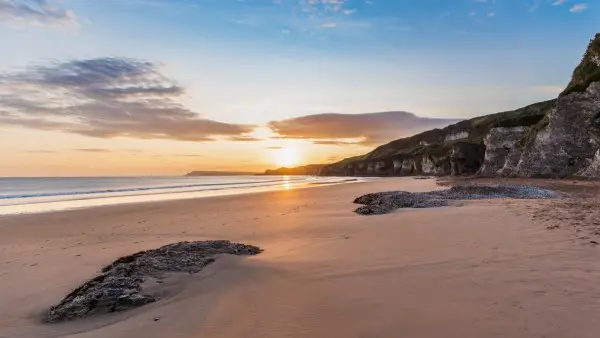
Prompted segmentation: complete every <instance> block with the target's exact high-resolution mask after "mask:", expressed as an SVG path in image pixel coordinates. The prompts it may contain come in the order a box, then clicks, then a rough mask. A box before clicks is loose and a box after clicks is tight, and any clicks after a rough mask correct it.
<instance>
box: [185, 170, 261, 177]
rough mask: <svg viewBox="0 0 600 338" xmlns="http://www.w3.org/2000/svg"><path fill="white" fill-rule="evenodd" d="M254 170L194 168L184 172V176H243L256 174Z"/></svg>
mask: <svg viewBox="0 0 600 338" xmlns="http://www.w3.org/2000/svg"><path fill="white" fill-rule="evenodd" d="M257 174H258V173H256V172H249V171H203V170H195V171H192V172H189V173H187V174H185V176H245V175H257Z"/></svg>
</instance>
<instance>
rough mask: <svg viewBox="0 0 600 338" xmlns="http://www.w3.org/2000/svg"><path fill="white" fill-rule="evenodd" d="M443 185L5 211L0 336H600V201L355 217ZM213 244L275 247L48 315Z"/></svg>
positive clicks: (383, 183)
mask: <svg viewBox="0 0 600 338" xmlns="http://www.w3.org/2000/svg"><path fill="white" fill-rule="evenodd" d="M578 184H579V185H583V184H584V183H578ZM572 186H575V188H577V184H575V185H572ZM575 188H573V189H572V191H578V190H577V189H575ZM434 189H443V187H442V186H439V185H436V181H435V180H415V179H413V178H389V179H381V180H379V181H373V182H365V183H351V184H343V185H336V186H324V187H315V188H310V189H297V190H287V191H276V192H264V193H256V194H247V195H237V196H221V197H213V198H200V199H189V200H179V201H166V202H152V203H141V204H129V205H120V206H105V207H96V208H89V209H81V210H71V211H59V212H53V213H43V214H30V215H11V216H2V217H0V234H1V236H0V266H1V269H0V313H1V314H2V316H0V337H2V338H29V337H31V338H33V337H70V338H75V337H77V338H91V337H128V338H132V337H144V338H154V337H156V338H158V337H161V338H162V337H169V338H171V337H173V338H175V337H181V338H195V337H203V338H206V337H242V336H244V337H364V338H366V337H423V338H427V337H432V338H433V337H435V338H437V337H445V338H449V337H457V338H458V337H460V338H476V337H477V338H481V337H523V338H525V337H527V338H532V337H547V338H551V337H577V338H587V337H589V338H592V337H594V338H595V337H598V335H599V333H598V332H600V322H599V321H598V320H597V318H596V317H597V313H598V311H600V283H598V280H600V260H598V255H599V251H598V250H600V247H598V246H596V245H594V243H593V241H594V237H593V236H594V232H595V231H597V229H596V227H595V226H594V225H593V222H595V221H596V220H595V219H597V218H595V217H596V216H597V212H596V211H594V210H595V209H597V208H595V206H596V205H597V203H596V202H597V201H595V200H592V199H590V198H587V199H585V200H586V201H588V204H587V205H583V206H582V204H581V203H578V202H577V201H576V200H573V199H565V200H561V201H548V200H546V201H537V200H504V199H498V200H479V201H466V202H459V203H455V204H454V205H452V206H448V207H442V208H431V209H402V210H397V211H395V212H393V213H390V214H386V215H377V216H361V215H357V214H355V213H353V210H354V209H355V208H356V205H355V204H353V203H352V201H353V199H354V198H355V197H358V196H360V195H363V194H366V193H372V192H379V191H388V190H405V191H413V192H420V191H431V190H434ZM590 189H591V188H590ZM588 197H589V196H588ZM582 200H583V199H582ZM582 208H584V209H582ZM585 208H587V209H585ZM585 210H589V212H588V213H587V214H586V211H585ZM561 215H568V217H564V218H562V219H561ZM582 215H583V216H582ZM590 217H591V218H590ZM578 218H580V219H578ZM594 218H595V219H594ZM598 234H600V232H598ZM209 239H226V240H231V241H236V242H241V243H245V244H252V245H257V246H259V247H261V248H262V249H264V252H263V253H261V254H259V255H256V256H250V257H233V256H221V257H218V259H217V261H216V263H214V264H212V265H209V266H208V267H207V268H206V269H205V270H203V271H202V272H200V273H198V274H192V275H185V276H177V278H173V279H172V280H169V281H168V282H166V283H165V284H164V286H163V288H164V290H163V292H164V299H162V300H160V301H159V302H156V303H153V304H149V305H146V306H143V307H140V308H137V309H134V310H130V311H125V312H120V313H115V314H110V315H103V316H99V317H96V318H91V319H86V320H80V321H73V322H66V323H59V324H43V323H42V321H41V318H42V315H43V314H44V312H45V311H47V310H48V308H50V307H51V306H52V305H54V304H56V303H58V302H59V301H60V300H61V299H62V298H63V297H64V296H65V295H66V294H67V293H69V292H70V291H71V290H73V289H74V288H76V287H77V286H79V285H80V284H82V283H83V282H84V281H86V280H88V279H89V278H91V277H93V276H95V275H96V274H98V272H99V270H100V268H101V267H103V266H104V265H106V264H109V263H110V262H112V261H114V260H115V259H117V258H119V257H121V256H125V255H129V254H132V253H134V252H137V251H140V250H146V249H153V248H157V247H159V246H162V245H165V244H169V243H173V242H178V241H192V240H194V241H195V240H209Z"/></svg>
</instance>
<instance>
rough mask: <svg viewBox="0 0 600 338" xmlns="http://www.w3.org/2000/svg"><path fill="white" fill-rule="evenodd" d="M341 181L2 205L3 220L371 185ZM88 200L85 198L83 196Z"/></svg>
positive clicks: (358, 181) (0, 211)
mask: <svg viewBox="0 0 600 338" xmlns="http://www.w3.org/2000/svg"><path fill="white" fill-rule="evenodd" d="M339 179H340V180H339V181H332V182H312V183H311V182H290V183H285V182H282V183H281V184H273V185H262V186H260V185H257V186H249V187H246V188H232V189H204V190H195V191H180V192H153V193H147V194H135V195H122V196H99V197H88V198H85V197H82V198H77V199H71V200H58V201H39V202H31V203H24V204H7V205H0V218H2V217H5V216H13V215H23V214H41V213H51V212H59V211H69V210H78V209H86V208H97V207H104V206H118V205H125V204H138V203H158V202H166V201H177V200H187V199H204V198H214V197H220V196H236V195H246V194H257V193H265V192H272V191H283V190H292V189H307V188H316V187H323V186H333V185H340V184H348V183H362V182H368V181H366V180H360V179H353V178H348V179H344V178H341V177H340V178H339ZM83 196H85V195H83Z"/></svg>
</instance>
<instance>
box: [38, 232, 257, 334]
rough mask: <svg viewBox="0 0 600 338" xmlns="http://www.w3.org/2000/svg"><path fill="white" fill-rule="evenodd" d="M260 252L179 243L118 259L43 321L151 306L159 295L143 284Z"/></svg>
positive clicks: (224, 245) (242, 247) (250, 248)
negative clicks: (227, 256) (219, 259)
mask: <svg viewBox="0 0 600 338" xmlns="http://www.w3.org/2000/svg"><path fill="white" fill-rule="evenodd" d="M260 252H261V249H260V248H258V247H255V246H252V245H244V244H239V243H232V242H229V241H204V242H180V243H175V244H170V245H166V246H163V247H161V248H158V249H155V250H148V251H142V252H138V253H136V254H133V255H130V256H126V257H121V258H119V259H117V260H116V261H114V262H113V263H112V264H110V265H108V266H106V267H105V268H103V269H102V274H101V275H99V276H97V277H95V278H93V279H91V280H89V281H88V282H86V283H84V284H83V285H82V286H80V287H79V288H77V289H75V290H73V292H71V293H70V294H68V295H67V296H66V297H65V298H64V299H63V300H62V301H61V302H60V303H59V304H58V305H56V306H53V307H52V308H51V309H50V310H49V311H48V313H46V316H45V318H44V320H45V321H46V322H49V323H54V322H60V321H67V320H74V319H79V318H85V317H90V316H94V315H98V314H103V313H110V312H117V311H124V310H128V309H131V308H135V307H139V306H142V305H146V304H149V303H153V302H156V301H158V300H160V297H161V296H160V292H158V293H154V294H153V293H151V292H149V291H148V290H146V288H144V287H143V284H144V282H147V281H151V280H153V281H154V283H156V284H158V283H160V282H161V281H162V279H163V278H165V277H166V276H167V275H168V274H170V273H181V272H183V273H190V274H193V273H197V272H200V271H201V270H202V269H204V267H206V266H207V265H209V264H211V263H213V262H214V261H215V256H216V255H219V254H231V255H255V254H258V253H260Z"/></svg>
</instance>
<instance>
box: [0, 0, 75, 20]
mask: <svg viewBox="0 0 600 338" xmlns="http://www.w3.org/2000/svg"><path fill="white" fill-rule="evenodd" d="M0 23H4V24H6V25H9V26H11V27H20V26H27V25H36V26H63V27H68V26H77V17H76V16H75V14H74V13H73V12H71V11H69V10H67V9H64V8H61V7H59V6H58V5H55V4H53V3H51V1H49V0H0Z"/></svg>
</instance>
